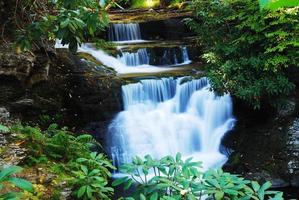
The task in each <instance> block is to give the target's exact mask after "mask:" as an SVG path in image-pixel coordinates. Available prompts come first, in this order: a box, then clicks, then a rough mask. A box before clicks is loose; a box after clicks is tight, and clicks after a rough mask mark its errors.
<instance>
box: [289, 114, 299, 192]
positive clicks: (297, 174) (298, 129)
mask: <svg viewBox="0 0 299 200" xmlns="http://www.w3.org/2000/svg"><path fill="white" fill-rule="evenodd" d="M287 148H288V153H289V155H288V157H289V163H288V170H289V173H290V180H291V181H290V184H291V185H292V186H294V187H299V118H295V119H294V120H293V122H292V123H291V125H290V126H289V130H288V146H287Z"/></svg>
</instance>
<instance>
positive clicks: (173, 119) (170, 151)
mask: <svg viewBox="0 0 299 200" xmlns="http://www.w3.org/2000/svg"><path fill="white" fill-rule="evenodd" d="M209 89H210V85H209V81H208V79H207V78H201V79H198V80H189V78H188V77H184V78H179V79H174V78H162V79H159V80H156V79H148V80H142V81H140V82H139V83H133V84H129V85H125V86H123V87H122V93H123V103H124V111H122V112H120V113H119V114H118V116H117V117H116V118H115V119H114V120H113V122H112V123H111V124H110V127H109V137H108V138H109V139H108V140H109V141H108V144H109V147H110V153H111V156H112V159H113V162H114V164H115V165H116V166H118V165H120V164H122V163H126V162H130V161H131V158H132V157H133V156H135V155H138V156H141V157H143V156H145V155H147V154H150V155H152V156H153V157H155V158H161V157H163V156H166V155H173V156H174V155H175V154H176V153H177V152H181V153H182V155H183V156H184V157H193V158H194V159H195V160H197V161H203V166H204V169H207V168H214V167H220V166H222V165H223V164H224V163H225V162H226V160H227V158H226V156H225V155H223V154H221V153H220V151H219V147H220V143H221V139H222V137H223V136H224V134H225V133H227V132H228V131H229V130H231V129H232V128H233V126H234V123H235V119H234V118H233V116H232V101H231V97H230V95H229V94H226V95H224V96H216V95H215V94H214V93H213V92H212V91H210V90H209Z"/></svg>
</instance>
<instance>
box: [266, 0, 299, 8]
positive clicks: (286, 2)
mask: <svg viewBox="0 0 299 200" xmlns="http://www.w3.org/2000/svg"><path fill="white" fill-rule="evenodd" d="M260 5H261V7H262V8H269V9H278V8H281V7H294V6H299V2H298V1H297V0H260Z"/></svg>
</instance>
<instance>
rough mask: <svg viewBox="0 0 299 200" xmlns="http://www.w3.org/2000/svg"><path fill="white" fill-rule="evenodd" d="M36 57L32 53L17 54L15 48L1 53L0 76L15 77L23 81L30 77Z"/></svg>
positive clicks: (6, 49)
mask: <svg viewBox="0 0 299 200" xmlns="http://www.w3.org/2000/svg"><path fill="white" fill-rule="evenodd" d="M34 62H35V56H34V55H32V54H31V53H26V52H25V53H20V54H18V53H16V52H15V51H14V49H13V48H5V49H4V50H2V51H0V63H1V65H0V66H1V67H0V75H7V76H15V77H18V79H19V80H22V79H24V78H26V77H28V76H29V74H30V71H31V70H32V67H33V66H34Z"/></svg>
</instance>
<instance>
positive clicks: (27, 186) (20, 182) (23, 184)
mask: <svg viewBox="0 0 299 200" xmlns="http://www.w3.org/2000/svg"><path fill="white" fill-rule="evenodd" d="M8 181H9V182H11V183H13V184H14V185H15V186H17V187H19V188H21V189H23V190H26V191H28V192H33V191H34V189H33V185H32V184H31V183H30V182H29V181H26V180H24V179H21V178H9V179H8Z"/></svg>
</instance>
